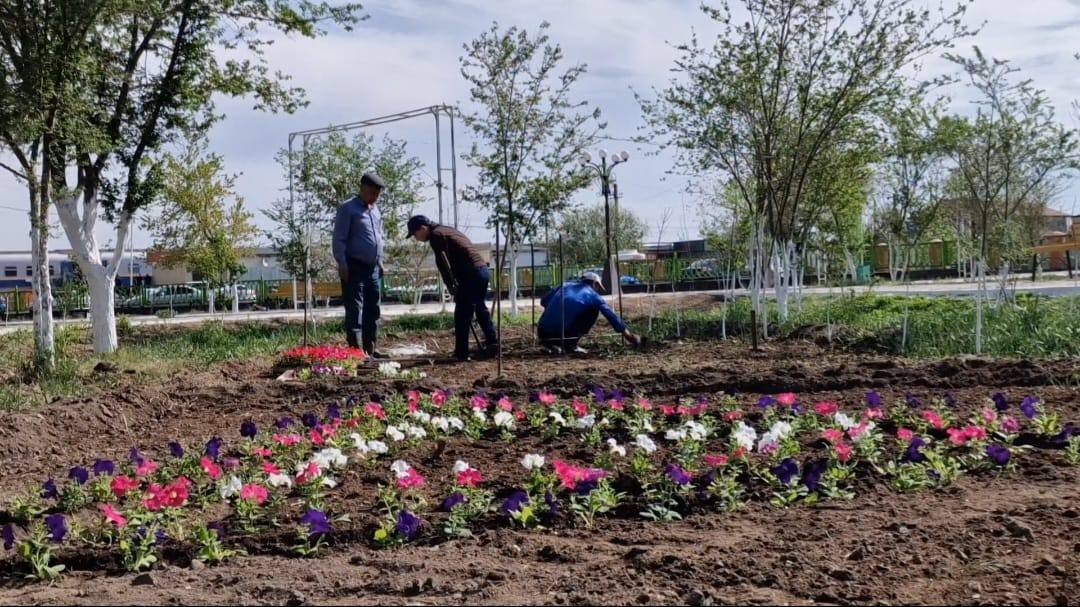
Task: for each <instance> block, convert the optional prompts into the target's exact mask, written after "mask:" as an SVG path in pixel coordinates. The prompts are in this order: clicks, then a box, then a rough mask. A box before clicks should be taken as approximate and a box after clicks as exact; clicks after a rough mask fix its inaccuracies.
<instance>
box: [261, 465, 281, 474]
mask: <svg viewBox="0 0 1080 607" xmlns="http://www.w3.org/2000/svg"><path fill="white" fill-rule="evenodd" d="M262 470H263V472H265V473H267V474H281V468H278V467H277V465H276V464H274V463H273V462H263V465H262Z"/></svg>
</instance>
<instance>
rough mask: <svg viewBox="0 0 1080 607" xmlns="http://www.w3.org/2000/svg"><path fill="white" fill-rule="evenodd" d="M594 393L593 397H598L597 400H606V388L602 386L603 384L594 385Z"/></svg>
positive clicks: (599, 401)
mask: <svg viewBox="0 0 1080 607" xmlns="http://www.w3.org/2000/svg"><path fill="white" fill-rule="evenodd" d="M592 393H593V398H595V399H596V402H598V403H602V402H604V388H602V387H601V386H593V389H592Z"/></svg>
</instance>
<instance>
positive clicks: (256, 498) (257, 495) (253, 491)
mask: <svg viewBox="0 0 1080 607" xmlns="http://www.w3.org/2000/svg"><path fill="white" fill-rule="evenodd" d="M269 495H270V492H268V491H267V490H266V487H263V486H262V485H255V484H252V483H248V484H247V485H244V486H243V487H241V488H240V499H242V500H245V501H249V502H255V503H256V504H262V503H263V502H265V501H266V498H267V497H269Z"/></svg>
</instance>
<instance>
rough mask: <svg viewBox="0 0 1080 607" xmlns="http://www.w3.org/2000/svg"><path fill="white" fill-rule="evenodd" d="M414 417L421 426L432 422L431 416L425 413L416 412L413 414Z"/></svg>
mask: <svg viewBox="0 0 1080 607" xmlns="http://www.w3.org/2000/svg"><path fill="white" fill-rule="evenodd" d="M412 416H413V417H414V418H416V421H418V422H420V423H421V424H427V423H430V422H431V414H430V413H426V412H424V411H414V412H413V413H412Z"/></svg>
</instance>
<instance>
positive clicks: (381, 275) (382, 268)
mask: <svg viewBox="0 0 1080 607" xmlns="http://www.w3.org/2000/svg"><path fill="white" fill-rule="evenodd" d="M385 277H386V266H384V265H383V263H382V260H381V259H380V260H379V278H385Z"/></svg>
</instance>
